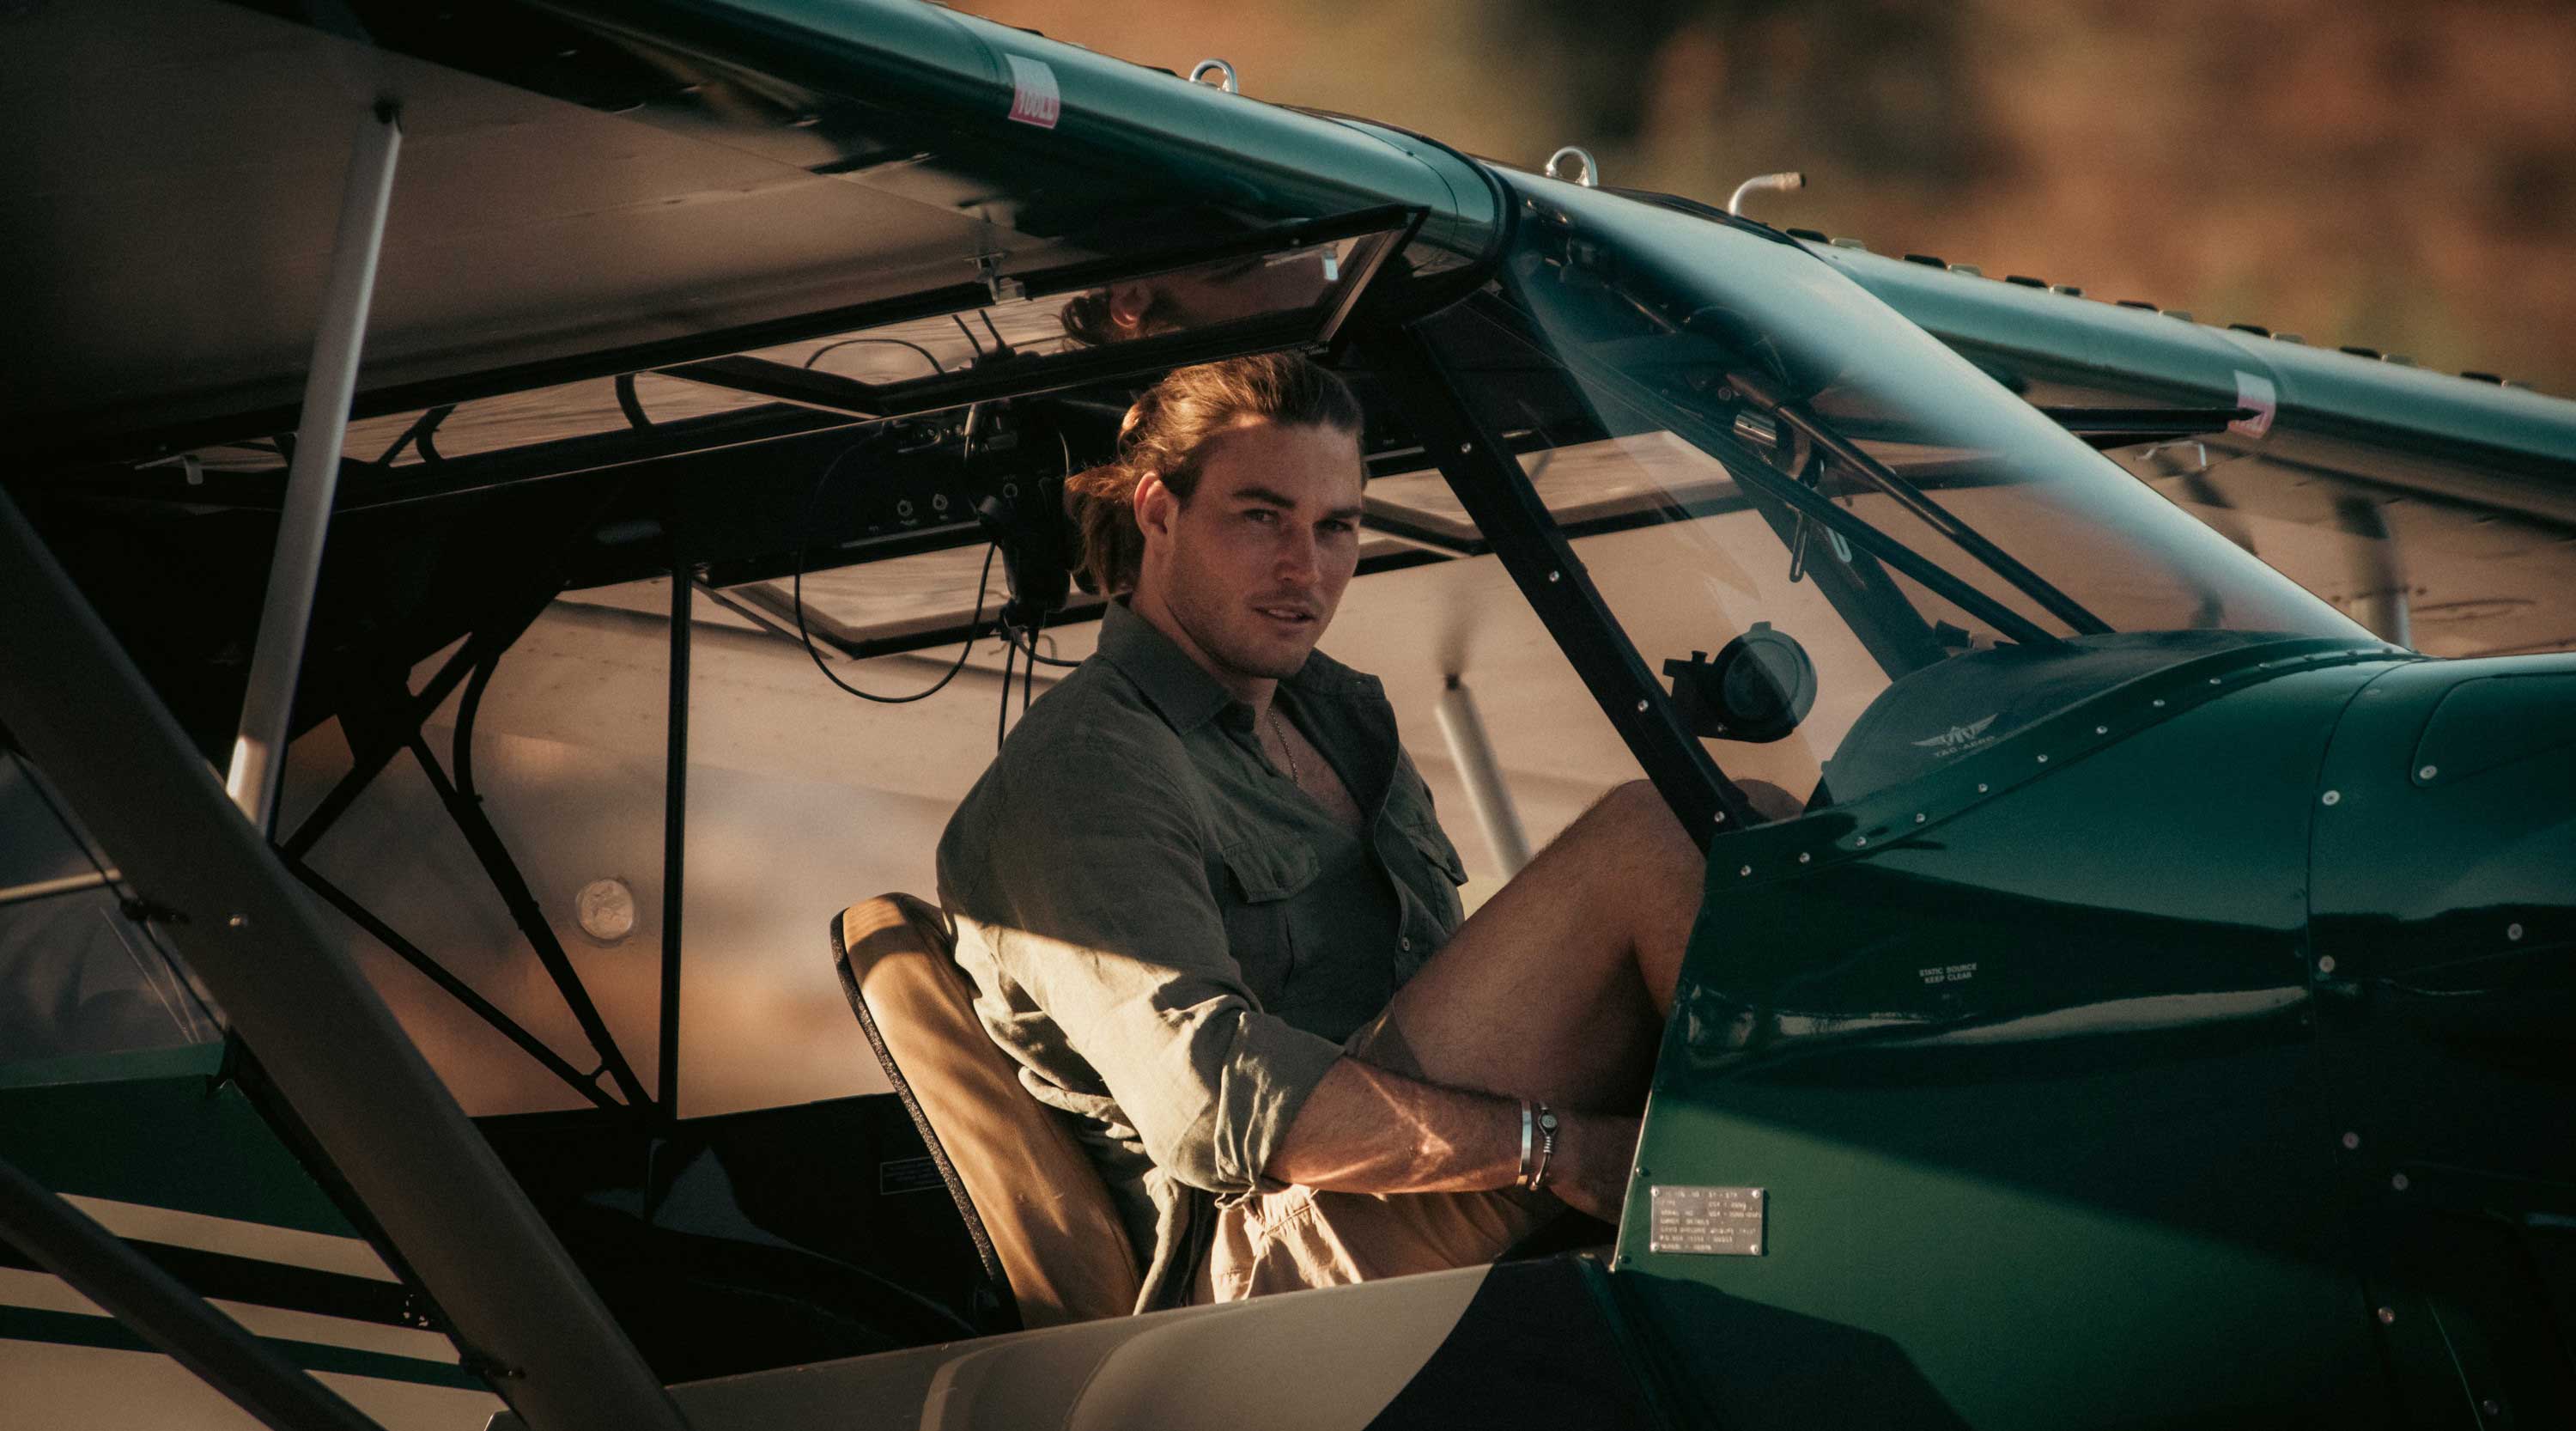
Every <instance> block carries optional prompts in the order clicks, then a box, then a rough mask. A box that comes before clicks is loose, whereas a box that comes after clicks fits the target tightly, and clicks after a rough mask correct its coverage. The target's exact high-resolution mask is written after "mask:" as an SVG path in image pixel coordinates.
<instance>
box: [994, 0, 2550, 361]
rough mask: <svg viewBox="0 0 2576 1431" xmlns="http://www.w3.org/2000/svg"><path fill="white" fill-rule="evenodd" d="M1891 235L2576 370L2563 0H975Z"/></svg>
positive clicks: (1519, 156) (1144, 57)
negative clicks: (1752, 186) (1796, 180)
mask: <svg viewBox="0 0 2576 1431" xmlns="http://www.w3.org/2000/svg"><path fill="white" fill-rule="evenodd" d="M958 8H961V9H966V10H970V11H972V12H974V13H977V14H981V15H985V16H988V17H990V18H992V19H995V20H999V21H1002V22H1004V23H1006V24H1012V25H1019V26H1024V27H1027V28H1030V29H1035V30H1041V31H1044V32H1045V33H1046V34H1047V35H1049V36H1050V37H1052V38H1055V39H1059V40H1068V41H1071V42H1073V43H1075V44H1080V45H1085V46H1088V47H1090V48H1092V49H1095V50H1099V51H1102V52H1104V53H1108V54H1112V55H1116V56H1119V57H1121V58H1124V59H1130V60H1135V61H1138V62H1140V63H1144V64H1151V65H1158V66H1162V67H1164V68H1167V69H1172V70H1176V71H1181V72H1184V73H1186V72H1187V70H1188V68H1189V67H1190V66H1191V65H1192V64H1194V63H1196V62H1197V61H1199V60H1201V59H1205V58H1208V57H1210V56H1219V57H1223V58H1225V59H1227V60H1229V61H1231V62H1233V64H1234V66H1235V68H1236V69H1237V70H1238V71H1240V72H1241V75H1242V80H1243V87H1244V90H1245V92H1246V93H1248V94H1251V95H1254V96H1257V97H1259V98H1262V99H1267V100H1272V101H1276V102H1280V103H1286V104H1298V105H1306V106H1311V107H1315V108H1320V109H1330V110H1339V111H1343V112H1347V113H1351V114H1358V115H1365V116H1367V117H1370V118H1373V119H1380V120H1384V121H1386V122H1388V123H1391V124H1397V125H1401V126H1403V127H1405V128H1408V129H1415V130H1420V131H1422V132H1423V133H1425V134H1428V135H1430V136H1432V137H1433V138H1436V139H1439V140H1441V141H1442V142H1444V143H1447V144H1450V145H1452V146H1454V147H1457V148H1461V149H1465V150H1468V151H1470V152H1473V153H1476V154H1480V155H1484V156H1486V157H1489V158H1494V159H1499V160H1504V161H1507V162H1511V163H1515V164H1520V165H1523V166H1527V167H1532V168H1535V167H1536V166H1538V165H1539V164H1540V163H1542V162H1544V160H1545V159H1546V157H1547V156H1548V155H1549V154H1550V153H1551V152H1553V151H1554V150H1555V149H1556V148H1557V147H1558V146H1559V145H1563V144H1579V145H1582V146H1583V147H1585V148H1587V149H1589V150H1591V151H1592V153H1593V154H1594V155H1596V156H1597V157H1598V158H1599V159H1600V161H1601V165H1602V168H1603V171H1604V179H1605V182H1608V183H1611V184H1615V185H1620V186H1623V187H1637V188H1649V189H1660V190H1665V191H1667V192H1672V193H1678V194H1685V195H1688V196H1690V197H1693V198H1697V199H1701V200H1704V201H1707V202H1710V203H1716V204H1723V203H1724V202H1725V201H1726V197H1727V195H1728V193H1729V192H1730V191H1732V190H1733V188H1734V187H1735V185H1736V184H1737V183H1738V182H1739V181H1741V180H1743V179H1745V178H1748V177H1750V176H1752V175H1754V174H1758V173H1764V172H1768V171H1771V170H1778V169H1800V170H1804V171H1805V172H1806V175H1807V183H1808V187H1807V188H1806V189H1805V190H1803V191H1801V192H1798V193H1792V194H1766V195H1757V196H1755V197H1753V198H1752V199H1749V200H1748V201H1747V203H1746V210H1747V212H1748V213H1751V214H1754V215H1755V216H1757V217H1759V218H1762V219H1764V220H1765V221H1767V222H1770V223H1773V224H1776V225H1778V226H1781V227H1784V228H1785V227H1792V226H1794V227H1800V228H1813V229H1822V230H1824V231H1826V232H1828V233H1831V234H1835V235H1837V236H1844V235H1847V236H1851V237H1855V238H1859V239H1862V240H1864V241H1866V242H1867V243H1868V244H1869V246H1870V247H1871V248H1873V249H1875V250H1877V251H1879V252H1881V253H1891V254H1892V253H1929V254H1937V255H1939V256H1941V257H1943V258H1945V259H1948V260H1950V261H1951V262H1954V263H1974V264H1976V265H1978V266H1979V267H1981V268H1983V269H1984V270H1985V272H1986V273H1987V274H1988V275H1990V276H1997V277H2000V276H2002V275H2004V274H2030V275H2035V276H2038V277H2041V278H2045V279H2047V280H2048V281H2049V282H2052V283H2071V284H2076V285H2079V286H2081V287H2082V288H2083V289H2084V291H2085V293H2086V294H2087V295H2088V296H2091V297H2096V298H2104V299H2119V298H2136V299H2144V300H2146V301H2148V302H2152V303H2155V304H2157V305H2158V306H2160V307H2165V308H2184V309H2189V310H2190V311H2191V312H2192V313H2193V314H2194V315H2195V316H2196V317H2197V318H2199V319H2200V320H2201V321H2203V322H2215V323H2227V322H2238V321H2242V322H2250V323H2259V324H2262V325H2264V326H2266V327H2269V328H2272V329H2274V330H2276V331H2281V332H2295V333H2298V334H2300V335H2302V336H2303V337H2305V339H2306V340H2307V341H2308V342H2310V343H2314V344H2322V345H2325V346H2329V347H2331V346H2337V345H2341V344H2359V345H2364V346H2368V347H2372V348H2377V349H2380V350H2383V351H2386V352H2392V353H2405V354H2408V355H2411V356H2412V357H2413V358H2415V360H2416V361H2417V362H2418V363H2420V364H2421V365H2423V366H2425V367H2431V368H2439V369H2445V370H2449V371H2454V372H2456V371H2459V370H2461V369H2476V370H2480V371H2484V372H2490V373H2500V374H2502V375H2503V376H2505V377H2508V378H2512V379H2516V380H2518V381H2522V382H2527V383H2529V384H2531V385H2532V386H2534V387H2536V388H2539V389H2542V390H2543V391H2547V392H2552V393H2558V394H2562V395H2576V3H2570V0H2554V2H2553V0H2163V3H2160V4H2156V5H2138V4H2126V3H2114V0H2059V3H2055V4H2039V5H2031V4H2021V3H2011V0H1803V3H1799V0H1610V3H1603V0H1253V3H1244V0H961V3H960V4H959V6H958Z"/></svg>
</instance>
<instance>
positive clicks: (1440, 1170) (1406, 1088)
mask: <svg viewBox="0 0 2576 1431" xmlns="http://www.w3.org/2000/svg"><path fill="white" fill-rule="evenodd" d="M1520 1161H1521V1110H1520V1103H1519V1100H1517V1099H1511V1098H1498V1097H1496V1096H1494V1095H1493V1094H1490V1093H1470V1092H1467V1091H1465V1090H1463V1089H1457V1088H1443V1087H1441V1086H1440V1085H1438V1084H1436V1083H1424V1082H1422V1081H1420V1080H1418V1079H1412V1078H1406V1077H1404V1076H1402V1075H1401V1074H1394V1073H1389V1072H1387V1071H1386V1070H1385V1069H1382V1068H1376V1067H1372V1066H1371V1065H1369V1064H1366V1063H1362V1062H1360V1061H1359V1060H1357V1059H1353V1058H1345V1059H1343V1060H1341V1061H1340V1062H1338V1063H1336V1064H1334V1065H1333V1066H1332V1068H1331V1069H1330V1070H1328V1071H1327V1072H1326V1073H1325V1074H1324V1079H1323V1081H1322V1082H1321V1083H1318V1084H1316V1085H1315V1091H1314V1092H1312V1093H1310V1094H1308V1095H1306V1101H1305V1103H1304V1104H1303V1105H1302V1106H1300V1107H1299V1108H1298V1110H1297V1117H1296V1120H1295V1121H1294V1122H1291V1123H1290V1124H1289V1125H1288V1132H1287V1135H1286V1136H1285V1137H1282V1138H1281V1139H1280V1140H1279V1147H1278V1149H1277V1150H1276V1151H1274V1152H1273V1153H1272V1154H1271V1155H1270V1165H1269V1167H1268V1168H1267V1169H1266V1170H1265V1171H1267V1172H1268V1173H1269V1174H1270V1176H1272V1177H1274V1178H1277V1179H1279V1180H1280V1181H1282V1182H1291V1183H1302V1184H1304V1185H1305V1186H1307V1187H1312V1188H1329V1189H1332V1190H1333V1191H1336V1192H1366V1193H1405V1192H1481V1191H1483V1190H1485V1189H1487V1188H1499V1187H1508V1186H1510V1184H1511V1182H1512V1180H1513V1178H1514V1177H1515V1176H1517V1175H1518V1173H1519V1172H1520Z"/></svg>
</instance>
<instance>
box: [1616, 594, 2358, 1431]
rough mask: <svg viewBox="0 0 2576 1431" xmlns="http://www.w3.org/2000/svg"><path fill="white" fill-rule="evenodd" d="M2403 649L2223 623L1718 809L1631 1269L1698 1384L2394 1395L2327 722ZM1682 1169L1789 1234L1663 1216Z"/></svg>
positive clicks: (1719, 1407)
mask: <svg viewBox="0 0 2576 1431" xmlns="http://www.w3.org/2000/svg"><path fill="white" fill-rule="evenodd" d="M2391 665H2392V660H2391V657H2390V654H2389V653H2388V652H2386V651H2384V650H2379V649H2352V648H2345V647H2340V646H2337V645H2335V644H2333V643H2326V642H2316V641H2299V642H2277V643H2271V644H2267V645H2261V646H2255V647H2251V648H2247V649H2243V650H2239V651H2234V652H2228V653H2223V654H2220V655H2216V656H2210V657H2205V658H2203V659H2200V660H2196V661H2192V662H2188V663H2185V664H2183V665H2180V666H2177V667H2175V668H2173V669H2170V670H2167V671H2165V672H2162V673H2159V674H2157V675H2154V676H2150V677H2147V678H2144V679H2142V680H2138V681H2134V682H2131V683H2129V684H2128V685H2125V686H2122V687H2119V688H2116V689H2114V690H2112V691H2110V692H2108V693H2106V694H2103V695H2100V696H2098V697H2095V698H2094V699H2091V700H2089V701H2086V702H2083V703H2082V704H2079V705H2077V706H2075V707H2073V708H2072V709H2070V710H2067V711H2065V712H2062V713H2060V714H2059V715H2057V716H2054V717H2051V718H2049V719H2047V720H2044V721H2042V722H2040V723H2039V724H2037V725H2036V726H2033V727H2031V728H2029V729H2027V730H2025V731H2023V732H2021V733H2020V734H2017V735H2015V736H2012V737H2010V738H2008V739H2005V740H2002V741H1998V742H1996V743H1994V744H1992V745H1989V746H1986V747H1984V748H1982V749H1978V750H1975V751H1974V752H1973V753H1970V754H1967V755H1963V756H1960V757H1959V758H1957V759H1956V760H1955V761H1954V762H1952V763H1950V764H1948V765H1945V766H1943V767H1941V768H1939V769H1937V770H1936V771H1935V772H1934V773H1932V774H1930V775H1927V776H1924V777H1922V778H1919V779H1916V780H1913V781H1910V782H1907V783H1905V784H1903V785H1899V786H1896V787H1894V788H1892V789H1890V790H1887V791H1885V792H1882V793H1880V794H1877V795H1873V796H1869V797H1867V798H1865V799H1863V800H1861V801H1859V802H1857V803H1855V804H1853V805H1849V806H1842V807H1835V808H1832V809H1828V810H1826V811H1823V812H1819V813H1817V814H1814V815H1810V816H1808V817H1806V818H1804V819H1801V820H1796V821H1791V822H1787V823H1783V824H1778V825H1772V826H1768V827H1764V828H1761V829H1757V830H1752V831H1747V832H1745V833H1743V834H1740V835H1737V836H1734V837H1730V838H1727V839H1722V840H1719V841H1717V842H1716V843H1715V844H1714V845H1712V847H1711V850H1710V855H1711V869H1710V877H1709V880H1710V882H1709V892H1708V898H1707V902H1706V904H1705V906H1704V909H1703V912H1702V914H1701V918H1700V923H1699V927H1698V929H1697V931H1696V932H1695V935H1694V938H1693V943H1692V948H1691V951H1690V956H1689V960H1688V963H1687V965H1686V967H1685V970H1684V976H1683V979H1682V986H1681V990H1680V996H1679V1000H1678V1003H1677V1009H1676V1015H1677V1016H1676V1018H1675V1019H1674V1021H1673V1025H1672V1027H1671V1029H1670V1030H1669V1032H1668V1036H1667V1041H1666V1044H1665V1047H1664V1050H1663V1055H1662V1059H1661V1062H1660V1065H1659V1067H1658V1071H1657V1077H1656V1083H1655V1088H1654V1092H1653V1096H1652V1101H1651V1104H1650V1106H1649V1110H1648V1119H1647V1124H1646V1132H1645V1137H1644V1141H1643V1144H1642V1146H1641V1148H1640V1152H1639V1158H1638V1162H1639V1167H1638V1170H1637V1178H1636V1181H1635V1184H1634V1187H1633V1189H1632V1196H1631V1200H1630V1203H1629V1207H1628V1212H1627V1217H1626V1219H1625V1220H1624V1222H1623V1224H1622V1234H1621V1241H1620V1245H1619V1257H1618V1262H1617V1268H1618V1274H1617V1277H1616V1281H1617V1282H1618V1283H1619V1284H1620V1285H1621V1287H1622V1289H1623V1291H1624V1292H1625V1294H1626V1295H1627V1298H1628V1301H1629V1304H1630V1305H1631V1306H1633V1307H1634V1308H1636V1310H1637V1312H1638V1313H1639V1315H1638V1317H1637V1322H1636V1324H1637V1326H1638V1327H1639V1328H1641V1329H1642V1330H1641V1336H1642V1339H1643V1340H1645V1341H1646V1342H1648V1343H1649V1344H1650V1347H1651V1349H1652V1351H1653V1354H1654V1355H1655V1356H1657V1357H1658V1358H1660V1359H1661V1361H1662V1364H1663V1365H1664V1367H1665V1369H1666V1371H1667V1372H1668V1373H1669V1375H1670V1379H1671V1383H1672V1388H1673V1390H1674V1392H1675V1394H1676V1395H1678V1396H1680V1397H1682V1398H1683V1399H1685V1400H1686V1401H1689V1402H1692V1403H1695V1404H1696V1405H1697V1407H1698V1408H1699V1410H1700V1412H1701V1413H1703V1414H1705V1415H1706V1416H1707V1417H1708V1418H1709V1419H1710V1420H1711V1421H1712V1422H1713V1423H1714V1424H1721V1425H1725V1426H1728V1427H1730V1428H1757V1427H1764V1426H1774V1425H1777V1426H1788V1425H1793V1424H1794V1425H1801V1426H1803V1425H1809V1424H1813V1422H1812V1417H1813V1415H1814V1413H1815V1411H1816V1409H1817V1408H1819V1407H1830V1408H1832V1409H1833V1411H1834V1415H1835V1417H1836V1418H1838V1419H1839V1420H1840V1421H1841V1422H1842V1423H1843V1424H1854V1425H1859V1424H1897V1425H1922V1424H1932V1425H1938V1424H1959V1423H1962V1422H1964V1423H1965V1424H1969V1425H1974V1426H1978V1427H1991V1428H2001V1427H2064V1426H2088V1425H2091V1426H2107V1425H2180V1424H2209V1423H2211V1422H2218V1423H2222V1424H2224V1423H2227V1422H2232V1421H2249V1422H2255V1423H2261V1424H2275V1423H2279V1424H2299V1423H2304V1424H2339V1425H2370V1424H2375V1423H2376V1422H2377V1421H2378V1420H2380V1419H2382V1418H2383V1416H2384V1410H2385V1404H2384V1403H2385V1389H2384V1381H2383V1378H2382V1376H2381V1374H2380V1372H2379V1371H2378V1352H2377V1349H2376V1347H2375V1346H2374V1335H2375V1330H2376V1329H2375V1328H2374V1327H2373V1325H2372V1324H2371V1322H2370V1319H2369V1317H2368V1315H2367V1312H2366V1309H2365V1308H2364V1307H2363V1302H2362V1290H2361V1286H2360V1283H2359V1281H2358V1277H2357V1272H2356V1268H2355V1265H2354V1263H2353V1261H2352V1257H2351V1250H2350V1249H2351V1244H2352V1240H2353V1238H2352V1234H2353V1230H2354V1226H2355V1219H2356V1218H2357V1216H2358V1215H2359V1209H2358V1207H2357V1205H2356V1204H2355V1202H2354V1200H2353V1199H2352V1198H2351V1197H2350V1196H2349V1193H2350V1177H2349V1169H2348V1166H2347V1165H2348V1163H2349V1161H2350V1159H2351V1156H2352V1155H2351V1154H2349V1153H2348V1152H2347V1151H2346V1150H2345V1149H2344V1148H2343V1147H2342V1146H2341V1142H2340V1134H2341V1133H2342V1131H2343V1129H2342V1127H2341V1126H2340V1124H2339V1123H2338V1121H2337V1120H2338V1117H2339V1113H2338V1105H2339V1103H2340V1099H2339V1098H2338V1097H2337V1096H2336V1092H2335V1090H2333V1089H2332V1088H2330V1087H2328V1086H2327V1081H2326V1066H2325V1064H2324V1063H2323V1062H2322V1061H2321V1059H2320V1057H2319V1055H2318V1042H2317V1036H2316V1027H2315V1017H2314V1010H2313V1004H2314V1002H2315V998H2314V995H2313V994H2312V992H2311V988H2310V982H2311V952H2312V951H2311V950H2310V948H2309V944H2308V922H2307V915H2308V899H2309V881H2308V843H2309V838H2310V831H2311V827H2312V825H2313V824H2314V822H2315V818H2316V816H2317V815H2318V813H2319V811H2320V807H2319V804H2318V786H2317V777H2318V772H2319V770H2320V768H2321V767H2322V766H2323V764H2324V763H2325V760H2326V755H2327V748H2328V739H2329V736H2330V734H2331V732H2332V731H2333V730H2334V728H2335V723H2336V720H2337V718H2338V715H2339V713H2340V712H2341V711H2342V710H2343V709H2344V708H2345V706H2346V705H2347V704H2348V703H2350V702H2351V701H2352V700H2353V699H2354V697H2355V694H2356V692H2358V691H2360V690H2361V689H2363V688H2364V687H2365V686H2366V685H2367V684H2368V682H2369V681H2370V679H2371V678H2372V677H2373V676H2374V675H2376V674H2378V673H2380V672H2384V671H2387V670H2389V669H2390V668H2391ZM2041 757H2046V759H2045V760H2043V759H2042V758H2041ZM1802 855H1803V856H1804V857H1805V858H1804V859H1803V861H1802V860H1801V858H1800V857H1801V856H1802ZM1747 868H1750V870H1751V871H1752V872H1751V873H1750V874H1747V873H1744V871H1745V870H1746V869H1747ZM1675 1186H1685V1187H1686V1186H1720V1187H1733V1188H1760V1189H1763V1192H1764V1197H1763V1202H1764V1205H1765V1206H1766V1207H1767V1212H1766V1214H1765V1219H1766V1220H1765V1224H1764V1227H1763V1230H1762V1240H1763V1245H1762V1247H1761V1251H1760V1253H1759V1255H1749V1256H1743V1255H1705V1254H1693V1253H1686V1252H1672V1251H1666V1252H1660V1253H1659V1252H1656V1251H1654V1250H1652V1247H1651V1243H1652V1231H1651V1229H1652V1225H1653V1214H1652V1211H1651V1209H1652V1206H1653V1203H1654V1199H1655V1197H1656V1196H1657V1194H1656V1192H1655V1189H1656V1188H1658V1187H1662V1188H1667V1189H1669V1188H1672V1187H1675Z"/></svg>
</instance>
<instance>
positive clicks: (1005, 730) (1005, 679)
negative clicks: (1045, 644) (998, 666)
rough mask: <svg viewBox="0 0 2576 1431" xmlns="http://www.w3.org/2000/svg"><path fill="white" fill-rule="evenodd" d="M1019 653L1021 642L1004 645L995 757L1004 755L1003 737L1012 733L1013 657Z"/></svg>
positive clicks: (995, 716) (994, 722)
mask: <svg viewBox="0 0 2576 1431" xmlns="http://www.w3.org/2000/svg"><path fill="white" fill-rule="evenodd" d="M1019 653H1020V643H1019V642H1017V641H1005V642H1003V643H1002V705H1001V708H1000V709H999V710H996V711H994V712H993V753H994V754H995V755H999V754H1001V753H1002V737H1003V736H1005V735H1008V734H1009V733H1010V730H1009V727H1010V723H1011V660H1012V658H1013V657H1015V656H1017V655H1019Z"/></svg>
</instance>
